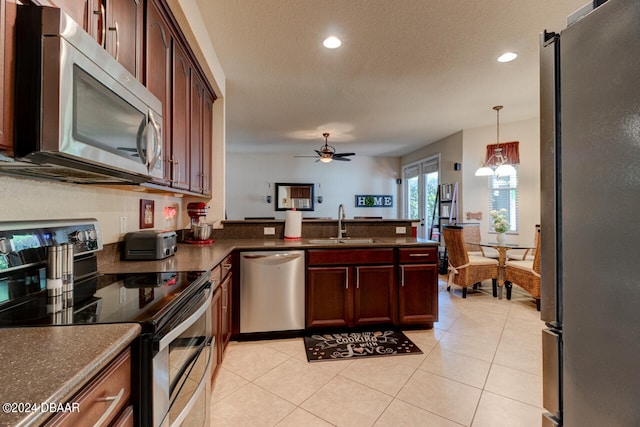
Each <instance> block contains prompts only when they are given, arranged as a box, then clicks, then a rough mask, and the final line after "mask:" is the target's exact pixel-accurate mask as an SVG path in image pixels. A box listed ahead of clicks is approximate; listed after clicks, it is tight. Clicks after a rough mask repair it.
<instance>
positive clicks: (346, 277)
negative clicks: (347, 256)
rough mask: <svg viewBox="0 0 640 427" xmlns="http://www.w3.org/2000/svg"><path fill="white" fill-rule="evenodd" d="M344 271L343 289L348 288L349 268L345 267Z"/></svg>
mask: <svg viewBox="0 0 640 427" xmlns="http://www.w3.org/2000/svg"><path fill="white" fill-rule="evenodd" d="M344 271H345V272H346V274H345V275H344V277H345V281H344V284H345V287H344V288H345V289H349V268H348V267H345V269H344Z"/></svg>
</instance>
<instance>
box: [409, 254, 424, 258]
mask: <svg viewBox="0 0 640 427" xmlns="http://www.w3.org/2000/svg"><path fill="white" fill-rule="evenodd" d="M409 256H410V257H414V258H415V257H428V256H429V254H409Z"/></svg>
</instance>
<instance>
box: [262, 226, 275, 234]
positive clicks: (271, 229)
mask: <svg viewBox="0 0 640 427" xmlns="http://www.w3.org/2000/svg"><path fill="white" fill-rule="evenodd" d="M275 234H276V228H275V227H265V228H264V235H265V236H275Z"/></svg>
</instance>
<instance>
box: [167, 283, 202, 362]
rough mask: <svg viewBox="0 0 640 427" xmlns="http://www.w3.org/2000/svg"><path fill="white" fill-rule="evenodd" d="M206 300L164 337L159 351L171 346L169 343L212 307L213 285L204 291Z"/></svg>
mask: <svg viewBox="0 0 640 427" xmlns="http://www.w3.org/2000/svg"><path fill="white" fill-rule="evenodd" d="M204 293H205V301H204V302H203V303H202V304H201V305H200V307H198V308H197V309H196V310H195V311H194V312H193V313H192V314H191V315H190V316H189V317H187V318H186V319H185V320H184V321H183V322H182V323H180V324H179V325H178V326H176V327H175V328H173V329H172V330H171V331H170V332H169V333H168V334H167V335H165V336H164V337H162V339H161V340H160V341H159V343H158V352H161V351H162V350H164V349H165V348H167V347H168V346H169V344H170V343H171V342H172V341H173V340H174V339H176V338H177V337H179V336H180V335H181V334H182V333H183V332H184V331H186V330H187V329H189V328H190V327H191V325H193V324H194V323H195V322H196V321H197V320H198V319H199V318H200V316H202V314H204V313H205V312H206V311H207V310H209V309H210V308H211V296H212V295H213V293H212V292H211V287H207V288H206V289H205V291H204Z"/></svg>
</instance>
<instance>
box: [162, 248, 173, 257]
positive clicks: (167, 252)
mask: <svg viewBox="0 0 640 427" xmlns="http://www.w3.org/2000/svg"><path fill="white" fill-rule="evenodd" d="M164 254H165V255H166V256H169V255H171V249H169V248H166V249H165V250H164Z"/></svg>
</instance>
